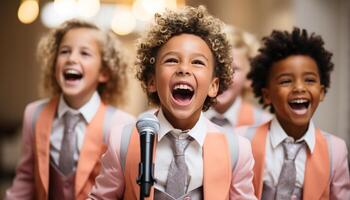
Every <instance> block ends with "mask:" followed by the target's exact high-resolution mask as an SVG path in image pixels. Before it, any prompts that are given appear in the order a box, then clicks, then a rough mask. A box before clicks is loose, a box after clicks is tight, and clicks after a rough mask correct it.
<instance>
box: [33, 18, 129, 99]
mask: <svg viewBox="0 0 350 200" xmlns="http://www.w3.org/2000/svg"><path fill="white" fill-rule="evenodd" d="M77 28H87V29H91V30H96V31H97V32H98V33H99V34H100V35H98V36H97V39H98V41H99V45H100V53H101V58H102V70H106V71H107V73H108V76H109V80H108V81H107V82H105V83H99V85H98V86H97V91H98V93H99V94H100V96H101V99H102V101H103V102H105V103H108V104H112V105H118V104H121V103H123V100H124V98H123V97H124V92H123V89H124V87H125V86H126V84H127V74H126V69H127V64H126V62H125V61H124V60H123V59H122V57H123V56H122V52H121V51H120V49H121V46H120V42H119V40H118V39H117V38H116V36H115V35H114V34H113V33H112V32H110V31H109V32H103V31H101V30H100V29H99V28H98V27H97V26H96V25H94V24H92V23H89V22H86V21H82V20H77V19H73V20H69V21H66V22H65V23H63V24H62V25H61V26H60V27H58V28H56V29H53V30H52V31H50V32H49V33H48V34H47V35H46V36H44V37H43V38H42V39H41V40H40V42H39V45H38V50H37V55H38V59H39V62H40V63H41V67H42V68H41V69H42V77H41V84H40V93H41V95H42V96H45V97H52V96H55V95H59V94H60V93H61V88H60V86H59V84H58V83H57V80H56V77H55V65H56V59H57V51H58V48H59V45H60V43H61V42H62V39H63V37H64V36H65V34H66V33H67V32H68V31H70V30H72V29H77ZM100 36H101V37H100Z"/></svg>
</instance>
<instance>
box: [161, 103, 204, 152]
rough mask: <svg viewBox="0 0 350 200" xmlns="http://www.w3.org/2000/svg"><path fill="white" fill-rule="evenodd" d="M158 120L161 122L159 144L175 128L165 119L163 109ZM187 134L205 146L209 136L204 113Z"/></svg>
mask: <svg viewBox="0 0 350 200" xmlns="http://www.w3.org/2000/svg"><path fill="white" fill-rule="evenodd" d="M157 118H158V120H159V124H160V129H159V132H158V142H159V141H160V140H161V139H162V138H163V137H164V136H165V135H166V134H167V133H169V132H170V131H171V130H174V129H175V128H174V127H173V126H172V125H171V124H170V122H169V121H168V120H167V119H166V118H165V116H164V113H163V111H162V109H159V112H158V115H157ZM187 134H188V135H189V136H191V137H192V138H193V139H194V140H195V141H196V142H197V143H198V144H199V145H200V146H203V144H204V139H205V136H206V134H207V126H206V124H205V118H204V116H203V113H201V115H200V117H199V120H198V121H197V123H196V124H195V125H194V127H193V128H192V129H190V130H189V131H188V132H187Z"/></svg>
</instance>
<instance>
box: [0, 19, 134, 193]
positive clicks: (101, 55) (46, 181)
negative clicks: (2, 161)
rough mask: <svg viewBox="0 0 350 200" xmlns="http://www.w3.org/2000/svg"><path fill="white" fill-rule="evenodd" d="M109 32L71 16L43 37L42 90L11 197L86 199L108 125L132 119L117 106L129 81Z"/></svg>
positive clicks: (29, 112)
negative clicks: (70, 18)
mask: <svg viewBox="0 0 350 200" xmlns="http://www.w3.org/2000/svg"><path fill="white" fill-rule="evenodd" d="M120 48H121V47H120V43H119V41H118V39H117V38H116V37H115V35H113V34H112V33H111V32H104V31H102V30H100V29H99V28H98V27H97V26H96V25H94V24H92V23H89V22H86V21H81V20H76V19H72V20H69V21H66V22H64V23H63V24H62V25H61V26H59V27H58V28H55V29H53V30H51V31H50V32H49V33H48V34H47V35H45V36H44V37H43V38H42V39H41V40H40V43H39V47H38V56H39V58H40V62H42V73H43V83H42V84H41V87H42V92H44V93H45V94H46V95H47V96H48V98H46V99H43V100H39V101H35V102H32V103H30V104H29V105H28V106H27V107H26V109H25V112H24V120H23V131H22V132H23V136H22V138H23V145H22V148H23V149H22V157H21V160H20V163H19V165H18V167H17V171H16V177H15V179H14V181H13V185H12V187H11V188H10V189H8V190H7V193H6V197H5V199H6V200H11V199H38V200H41V199H78V200H81V199H86V198H87V195H88V193H89V192H90V190H91V187H92V185H93V184H94V181H95V177H96V176H97V175H98V172H99V169H100V167H101V163H100V157H101V155H102V154H103V153H104V152H105V150H106V148H107V143H108V138H109V134H110V129H112V128H118V127H119V126H123V125H125V124H128V123H131V122H133V121H134V117H133V116H131V115H129V114H127V113H125V112H123V111H121V110H119V109H116V108H115V107H113V106H110V105H113V104H115V103H116V102H119V103H120V102H122V101H121V99H122V95H123V89H124V88H123V87H124V86H125V82H126V80H127V76H126V67H127V65H126V63H125V62H124V61H123V58H122V56H121V51H120Z"/></svg>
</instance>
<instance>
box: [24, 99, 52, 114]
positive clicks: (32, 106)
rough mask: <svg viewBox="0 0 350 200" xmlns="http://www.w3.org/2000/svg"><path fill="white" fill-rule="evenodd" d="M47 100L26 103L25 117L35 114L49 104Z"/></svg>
mask: <svg viewBox="0 0 350 200" xmlns="http://www.w3.org/2000/svg"><path fill="white" fill-rule="evenodd" d="M49 100H50V99H49V98H45V99H39V100H35V101H32V102H30V103H28V104H27V105H26V107H25V111H24V112H25V115H26V116H28V115H32V114H34V113H37V112H38V111H40V110H41V109H42V108H43V107H44V106H45V105H46V104H47V103H48V102H49Z"/></svg>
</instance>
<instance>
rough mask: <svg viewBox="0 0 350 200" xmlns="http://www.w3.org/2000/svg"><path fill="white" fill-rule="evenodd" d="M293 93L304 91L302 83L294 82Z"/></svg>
mask: <svg viewBox="0 0 350 200" xmlns="http://www.w3.org/2000/svg"><path fill="white" fill-rule="evenodd" d="M293 90H294V91H296V92H304V91H305V84H304V82H303V81H296V82H295V84H294V88H293Z"/></svg>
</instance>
